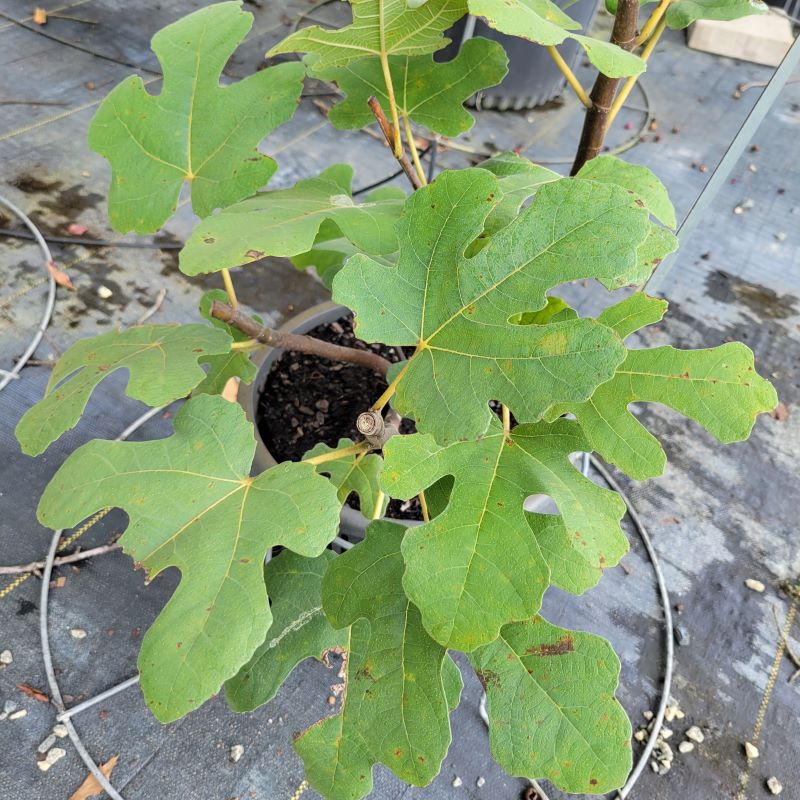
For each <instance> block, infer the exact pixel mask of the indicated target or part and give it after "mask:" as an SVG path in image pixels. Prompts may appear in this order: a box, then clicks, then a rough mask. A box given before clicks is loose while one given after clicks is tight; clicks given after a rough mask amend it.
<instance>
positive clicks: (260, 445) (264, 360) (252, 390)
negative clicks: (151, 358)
mask: <svg viewBox="0 0 800 800" xmlns="http://www.w3.org/2000/svg"><path fill="white" fill-rule="evenodd" d="M348 313H349V311H348V309H347V308H345V307H344V306H340V305H338V304H337V303H334V302H332V301H329V302H327V303H320V304H319V305H316V306H313V307H312V308H309V309H308V310H306V311H303V312H301V313H299V314H296V315H295V316H293V317H291V318H290V319H288V320H286V322H284V323H283V325H281V326H280V328H279V330H280V331H282V332H288V333H308V331H310V330H313V329H314V328H316V327H317V326H319V325H325V324H326V323H329V322H336V320H339V319H341V318H342V317H343V316H346V315H347V314H348ZM283 352H284V351H283V350H281V349H280V348H277V347H269V348H266V349H264V350H260V351H259V352H258V353H257V354H256V355H255V357H254V358H253V362H254V363H255V365H256V366H257V368H258V373H257V374H256V377H255V380H254V381H253V382H252V383H250V384H240V386H239V392H238V395H237V397H238V400H239V403H240V404H241V406H242V407H243V408H244V410H245V413H246V414H247V418H248V419H249V420H250V421H251V422H252V423H253V426H254V428H255V435H256V455H255V458H254V459H253V468H254V470H255V471H256V472H262V471H263V470H265V469H269V468H270V467H273V466H275V464H277V463H278V462H277V460H276V459H275V457H274V456H273V455H272V453H271V452H270V451H269V448H268V447H267V445H266V442H264V440H263V438H262V437H261V433H260V431H259V429H258V424H257V421H256V414H257V410H258V405H259V400H260V399H261V396H262V395H263V394H264V387H265V386H266V383H267V378H268V377H269V373H270V370H271V369H272V365H273V364H274V363H275V362H276V361H277V360H278V359H279V358H280V357H281V356H282V355H283ZM392 521H393V522H399V523H400V524H403V525H416V524H418V523H416V522H414V521H413V520H407V519H394V520H392ZM369 522H370V521H369V520H368V519H367V518H366V517H365V516H364V515H363V514H362V513H361V512H360V511H358V510H356V509H355V508H350V506H348V505H345V506H343V507H342V515H341V530H340V532H341V533H342V534H344V535H346V536H348V537H350V538H352V537H358V536H363V533H364V529H365V528H366V527H367V525H368V524H369Z"/></svg>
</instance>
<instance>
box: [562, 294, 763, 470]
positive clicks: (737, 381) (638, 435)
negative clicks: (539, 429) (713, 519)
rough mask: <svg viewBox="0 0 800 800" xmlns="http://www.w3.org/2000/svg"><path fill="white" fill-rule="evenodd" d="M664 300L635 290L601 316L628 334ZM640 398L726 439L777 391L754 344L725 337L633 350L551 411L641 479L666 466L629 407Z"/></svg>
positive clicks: (748, 424)
mask: <svg viewBox="0 0 800 800" xmlns="http://www.w3.org/2000/svg"><path fill="white" fill-rule="evenodd" d="M666 308H667V304H666V302H665V301H663V300H659V299H656V298H653V297H648V296H647V295H644V294H634V295H631V296H630V297H628V298H626V299H625V300H623V301H622V302H621V303H618V304H617V305H615V306H611V307H610V308H608V309H606V310H605V311H604V312H603V313H602V314H601V315H600V316H599V317H598V321H599V322H601V323H603V324H604V325H607V326H609V327H611V328H613V329H614V330H616V332H617V333H618V334H619V336H620V337H621V338H624V337H626V336H628V335H629V334H631V333H633V332H634V331H637V330H639V329H640V328H643V327H644V326H646V325H651V324H653V323H654V322H658V321H659V320H660V319H661V317H662V316H663V315H664V312H665V311H666ZM635 402H650V403H661V404H663V405H666V406H669V407H670V408H673V409H675V410H676V411H679V412H680V413H681V414H684V415H685V416H687V417H690V418H691V419H693V420H695V421H696V422H698V423H700V424H701V425H702V426H703V427H704V428H705V429H706V430H707V431H708V432H709V433H711V434H712V435H713V436H715V437H716V438H717V439H718V440H719V441H721V442H723V443H729V442H738V441H743V440H744V439H746V438H747V437H748V436H749V435H750V431H751V430H752V428H753V424H754V422H755V418H756V416H757V415H758V414H760V413H762V412H764V411H769V410H770V409H772V408H774V407H775V405H776V404H777V402H778V398H777V396H776V394H775V389H774V388H773V387H772V385H771V384H770V383H769V381H767V380H765V379H764V378H762V377H761V376H760V375H759V374H758V373H757V372H756V371H755V367H754V359H753V353H752V352H751V350H750V349H749V348H748V347H746V346H745V345H743V344H741V343H740V342H728V343H726V344H723V345H720V346H719V347H712V348H709V349H706V350H677V349H675V348H674V347H655V348H651V349H643V350H628V354H627V356H626V358H625V360H624V361H623V362H622V364H620V366H619V367H617V371H616V373H615V375H614V377H613V378H612V379H611V380H610V381H608V382H607V383H604V384H603V385H602V386H599V387H598V388H597V389H596V390H595V392H594V394H593V395H592V396H591V397H590V398H589V399H588V400H587V401H585V402H583V403H579V404H565V405H563V406H557V407H556V408H555V409H553V410H552V411H551V412H550V413H551V416H556V415H558V414H562V413H568V412H569V413H572V414H574V415H575V417H576V419H577V420H578V422H579V423H580V425H581V427H582V428H583V430H584V432H585V434H586V436H587V438H588V439H589V441H590V442H591V445H592V449H594V450H596V451H597V452H598V453H599V454H600V455H602V456H603V458H604V459H606V461H609V462H610V463H612V464H616V465H617V466H618V467H619V468H620V469H622V470H623V471H624V472H626V473H627V474H628V475H630V476H631V477H632V478H635V479H637V480H643V479H645V478H653V477H656V476H658V475H660V474H661V473H662V472H663V470H664V465H665V463H666V456H665V455H664V451H663V449H662V447H661V445H660V444H659V442H658V440H657V439H656V438H655V437H654V436H653V435H652V434H651V433H649V432H648V431H647V429H646V428H645V427H644V426H643V425H642V424H641V422H639V421H638V420H637V419H636V417H635V416H634V415H633V414H632V413H631V411H630V410H629V408H628V406H629V405H630V404H631V403H635Z"/></svg>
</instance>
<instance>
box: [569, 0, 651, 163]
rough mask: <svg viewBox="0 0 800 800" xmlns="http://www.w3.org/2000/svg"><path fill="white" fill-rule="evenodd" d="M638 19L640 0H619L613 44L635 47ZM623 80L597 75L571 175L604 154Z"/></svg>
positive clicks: (627, 48)
mask: <svg viewBox="0 0 800 800" xmlns="http://www.w3.org/2000/svg"><path fill="white" fill-rule="evenodd" d="M638 21H639V0H619V3H618V5H617V13H616V15H615V17H614V29H613V31H612V32H611V43H612V44H615V45H618V46H619V47H621V48H622V49H623V50H628V51H631V50H633V47H634V45H635V44H636V25H637V23H638ZM619 81H620V79H619V78H609V77H608V75H603V74H602V73H600V74H599V75H598V76H597V80H595V82H594V86H593V87H592V91H591V94H590V95H589V99H590V100H591V101H592V105H591V107H590V108H589V109H588V110H587V112H586V117H585V118H584V120H583V130H582V131H581V141H580V144H579V145H578V152H577V154H576V155H575V163H574V164H573V165H572V170H571V172H570V175H575V174H576V173H577V172H578V171H579V170H580V168H581V167H582V166H583V165H584V164H585V163H586V162H587V161H591V159H593V158H594V157H595V156H597V155H598V154H599V153H600V150H601V149H602V147H603V142H604V141H605V138H606V127H607V125H608V112H609V111H610V110H611V103H612V102H613V100H614V95H615V94H616V91H617V86H618V84H619Z"/></svg>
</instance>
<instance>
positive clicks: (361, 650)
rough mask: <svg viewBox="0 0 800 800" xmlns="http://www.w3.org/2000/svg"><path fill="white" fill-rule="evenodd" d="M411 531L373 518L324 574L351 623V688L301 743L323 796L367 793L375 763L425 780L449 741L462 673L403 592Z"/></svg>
mask: <svg viewBox="0 0 800 800" xmlns="http://www.w3.org/2000/svg"><path fill="white" fill-rule="evenodd" d="M405 532H406V528H405V527H404V526H402V525H396V524H393V523H390V522H373V523H372V524H371V525H370V526H369V527H368V528H367V534H366V538H365V539H364V541H362V542H360V543H359V544H357V545H356V546H355V547H353V549H352V550H349V551H348V552H346V553H344V554H343V555H341V556H339V557H338V558H337V559H336V560H335V561H333V562H332V563H331V565H330V567H329V568H328V571H327V573H326V574H325V578H324V579H323V582H322V604H323V608H324V609H325V614H326V615H327V617H328V619H329V620H330V622H331V624H332V625H333V626H334V627H336V628H345V627H348V626H349V644H348V645H346V647H345V649H346V653H347V665H346V669H347V673H346V689H345V693H344V698H343V701H342V708H341V710H340V712H339V713H338V714H335V715H334V716H331V717H327V718H325V719H323V720H321V721H320V722H318V723H317V724H316V725H313V726H312V727H310V728H309V729H308V730H306V731H304V732H303V733H302V734H301V735H300V736H298V737H297V738H296V739H295V743H294V746H295V749H296V750H297V752H298V753H299V755H300V757H301V758H302V759H303V762H304V764H305V768H306V778H307V779H308V782H309V783H310V784H311V786H312V787H313V788H314V789H316V790H317V791H318V792H319V793H320V794H322V795H323V796H325V797H329V798H335V799H336V800H357V798H361V797H364V796H365V795H366V794H368V793H369V792H370V791H371V789H372V767H373V765H374V764H375V763H381V764H385V765H386V766H387V767H389V769H391V770H392V772H394V773H395V774H396V775H397V776H398V777H399V778H401V779H402V780H404V781H405V782H406V783H410V784H413V785H415V786H425V785H426V784H428V783H429V782H430V781H431V780H432V779H433V778H434V777H435V776H436V774H437V773H438V772H439V768H440V765H441V763H442V760H443V759H444V757H445V755H446V753H447V748H448V746H449V744H450V720H449V711H450V709H451V708H452V707H454V706H455V704H456V703H457V701H458V693H459V692H460V680H459V677H458V676H457V670H456V673H455V674H454V673H453V669H454V667H453V665H452V663H451V662H450V659H449V657H448V656H447V654H446V652H445V649H444V648H443V647H441V646H440V645H439V644H437V643H436V642H435V641H433V639H431V638H430V637H429V636H428V634H427V633H426V632H425V629H424V628H423V627H422V622H421V620H420V615H419V612H418V611H417V609H416V608H414V606H412V605H411V603H410V602H409V600H408V598H407V597H406V595H405V593H404V592H403V587H402V584H401V578H402V574H403V558H402V555H401V553H400V543H401V541H402V538H403V535H404V533H405Z"/></svg>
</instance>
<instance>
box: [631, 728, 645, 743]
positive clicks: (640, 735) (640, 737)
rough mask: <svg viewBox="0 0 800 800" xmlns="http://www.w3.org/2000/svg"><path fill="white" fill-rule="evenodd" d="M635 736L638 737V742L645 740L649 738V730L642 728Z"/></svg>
mask: <svg viewBox="0 0 800 800" xmlns="http://www.w3.org/2000/svg"><path fill="white" fill-rule="evenodd" d="M633 738H634V739H636V741H637V742H643V741H644V740H645V739H646V738H647V731H646V730H644V728H642V729H641V730H638V731H636V733H634V734H633Z"/></svg>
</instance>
